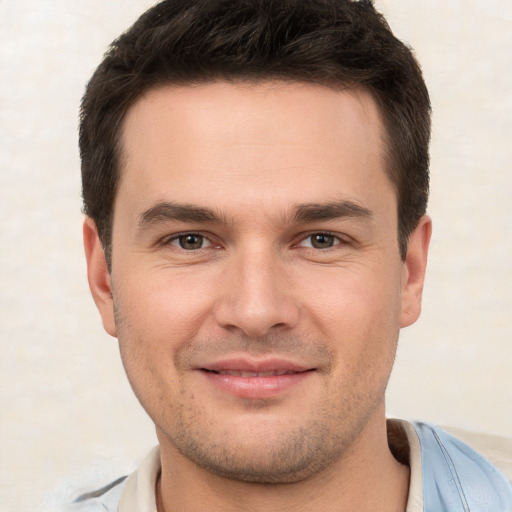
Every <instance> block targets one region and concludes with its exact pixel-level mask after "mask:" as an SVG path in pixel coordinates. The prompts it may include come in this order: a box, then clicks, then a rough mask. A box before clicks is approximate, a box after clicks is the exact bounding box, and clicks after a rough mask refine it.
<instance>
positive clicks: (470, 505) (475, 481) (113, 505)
mask: <svg viewBox="0 0 512 512" xmlns="http://www.w3.org/2000/svg"><path fill="white" fill-rule="evenodd" d="M393 421H395V420H393ZM400 423H402V424H406V423H407V422H402V421H401V422H400ZM407 425H412V427H413V428H414V432H415V433H416V435H417V437H418V440H419V446H420V451H421V454H420V455H421V476H420V475H418V474H413V473H414V472H415V471H416V470H417V468H416V469H414V468H413V467H411V481H412V480H413V479H414V480H415V481H416V479H418V478H420V481H421V482H422V488H423V490H422V498H423V512H512V485H511V483H510V482H509V481H508V480H507V478H505V476H504V475H503V474H502V473H501V472H500V471H499V470H498V469H497V468H496V467H495V466H493V465H492V464H491V463H490V462H489V461H488V460H486V459H485V458H484V457H482V456H481V455H480V454H478V453H477V452H476V451H475V450H473V449H472V448H470V447H469V446H468V445H467V444H465V443H463V442H462V441H460V440H459V439H457V438H456V437H454V436H452V435H451V434H449V433H448V432H445V431H444V430H441V429H440V428H437V427H434V426H432V425H428V424H426V423H412V424H408V423H407ZM409 430H410V429H409ZM415 444H416V445H417V443H415ZM412 449H413V446H412V443H411V450H412ZM411 456H414V457H415V458H416V459H417V457H418V454H412V453H411ZM159 460H160V459H159V453H158V451H157V450H154V451H153V452H152V453H151V454H150V455H149V456H148V458H147V459H146V460H145V461H144V462H143V463H142V465H141V467H140V468H139V470H138V471H137V472H136V473H138V476H137V478H138V481H137V483H136V484H135V485H134V481H135V480H134V475H136V473H134V474H133V475H132V476H131V477H129V479H125V478H122V479H119V480H117V481H116V482H113V483H112V484H110V485H108V486H107V487H105V488H103V489H100V490H99V491H96V492H93V493H88V494H87V495H84V496H82V497H80V498H79V499H78V501H76V502H75V503H74V504H73V505H72V506H71V508H68V509H66V510H68V511H69V512H79V511H82V512H100V511H101V512H105V511H107V512H132V511H137V512H154V511H156V506H155V498H154V489H155V483H156V477H157V475H158V472H159V468H160V466H159V464H160V462H159ZM420 499H421V497H420ZM120 502H121V506H120V507H119V509H118V505H119V504H120ZM409 503H411V502H409ZM123 504H124V505H127V506H124V505H123ZM419 507H420V508H421V505H419ZM412 509H414V510H418V508H417V507H416V506H414V507H413V506H412V505H410V504H409V505H408V507H407V511H406V512H409V511H410V510H412Z"/></svg>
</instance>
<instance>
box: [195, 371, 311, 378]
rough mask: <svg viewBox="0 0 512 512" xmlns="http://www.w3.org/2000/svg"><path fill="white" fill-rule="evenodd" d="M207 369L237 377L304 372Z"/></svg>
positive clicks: (275, 375)
mask: <svg viewBox="0 0 512 512" xmlns="http://www.w3.org/2000/svg"><path fill="white" fill-rule="evenodd" d="M205 371H211V372H213V373H216V374H218V375H233V376H236V377H277V376H281V375H293V374H295V373H302V372H296V371H293V370H269V371H263V372H251V371H242V370H219V371H215V370H205Z"/></svg>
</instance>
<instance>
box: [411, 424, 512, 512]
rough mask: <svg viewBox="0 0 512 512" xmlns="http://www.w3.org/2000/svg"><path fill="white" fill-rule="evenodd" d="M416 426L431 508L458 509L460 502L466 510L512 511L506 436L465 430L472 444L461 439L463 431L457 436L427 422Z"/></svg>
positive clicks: (509, 456)
mask: <svg viewBox="0 0 512 512" xmlns="http://www.w3.org/2000/svg"><path fill="white" fill-rule="evenodd" d="M413 426H414V429H415V431H416V433H417V435H418V438H419V442H420V445H421V465H422V473H423V493H424V499H425V503H435V505H436V506H435V507H434V508H432V510H456V509H457V508H456V506H460V505H464V506H465V507H467V508H464V509H463V510H466V509H467V510H473V509H474V510H487V511H489V512H491V511H495V510H496V511H498V510H499V511H504V510H512V486H511V484H510V481H509V480H510V476H509V478H507V477H506V476H505V474H504V470H507V468H508V469H510V464H511V461H512V450H510V443H509V441H508V440H507V439H503V438H499V437H498V436H487V435H484V434H471V433H464V432H462V436H464V437H465V441H467V442H469V443H471V444H472V445H473V446H470V445H469V444H467V442H464V441H462V439H461V438H460V437H462V436H461V431H457V434H458V435H459V436H460V437H456V436H455V435H453V433H455V432H453V433H450V432H448V431H447V430H446V429H441V428H438V427H434V426H432V425H428V424H426V423H414V424H413ZM475 448H476V449H475ZM477 450H479V451H477ZM507 452H508V453H507ZM491 457H492V458H493V459H494V462H498V463H499V465H500V469H498V467H497V466H496V465H495V464H493V463H492V462H491V461H490V458H491ZM436 507H438V508H436ZM443 507H444V508H443ZM452 507H454V508H452ZM472 507H473V508H472Z"/></svg>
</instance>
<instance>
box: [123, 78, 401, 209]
mask: <svg viewBox="0 0 512 512" xmlns="http://www.w3.org/2000/svg"><path fill="white" fill-rule="evenodd" d="M383 139H384V137H383V126H382V122H381V119H380V114H379V111H378V108H377V105H376V103H375V101H374V100H373V98H372V97H371V96H370V94H368V93H366V92H364V91H359V90H334V89H331V88H328V87H324V86H320V85H311V84H301V83H284V82H264V83H236V84H233V83H226V82H215V83H208V84H203V85H197V86H182V87H181V86H180V87H174V86H167V87H162V88H158V89H154V90H151V91H150V92H149V93H147V94H146V95H145V96H143V97H142V98H140V99H139V100H138V101H137V102H136V103H135V104H134V105H133V107H132V108H131V109H130V110H129V112H128V114H127V116H126V118H125V121H124V125H123V133H122V152H123V162H124V165H123V167H122V172H121V179H120V187H119V193H127V194H130V195H131V196H133V197H134V198H135V197H141V198H142V197H145V198H146V200H147V201H150V202H157V201H160V200H168V199H171V200H179V201H181V202H186V203H191V204H196V203H198V201H199V202H200V203H201V205H203V206H207V207H218V206H220V205H221V204H224V203H226V205H231V206H233V207H236V206H237V200H238V203H239V206H240V207H242V206H246V205H248V204H256V203H257V204H259V205H260V206H261V205H262V204H264V203H268V204H269V205H276V206H277V203H282V205H281V206H285V204H284V203H286V201H287V200H289V201H290V202H293V203H294V204H296V203H303V202H308V203H310V202H315V201H324V200H326V199H329V195H332V196H333V197H336V198H338V197H339V196H340V195H348V196H351V197H350V199H355V200H356V202H358V196H361V197H360V199H362V200H363V199H365V198H366V199H370V198H368V197H367V196H368V195H369V194H370V193H373V194H378V193H379V192H378V189H379V188H382V187H385V188H391V184H390V183H389V181H388V178H387V176H386V173H385V170H384V168H385V165H384V160H385V159H384V153H385V152H384V147H385V146H384V141H383ZM370 195H371V194H370ZM177 196H178V197H177ZM228 199H229V201H228Z"/></svg>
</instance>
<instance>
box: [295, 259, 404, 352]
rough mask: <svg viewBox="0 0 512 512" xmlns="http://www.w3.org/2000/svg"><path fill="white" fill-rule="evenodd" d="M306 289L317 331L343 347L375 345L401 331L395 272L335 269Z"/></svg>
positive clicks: (317, 278)
mask: <svg viewBox="0 0 512 512" xmlns="http://www.w3.org/2000/svg"><path fill="white" fill-rule="evenodd" d="M332 270H333V271H331V272H326V273H325V275H323V276H322V275H319V274H317V275H316V276H315V279H311V280H310V282H312V283H314V286H309V287H307V288H304V290H303V291H302V294H303V296H304V297H306V299H305V300H306V302H305V306H306V308H307V309H309V311H310V313H311V317H312V319H313V321H314V322H315V324H316V325H315V328H316V329H318V330H320V331H322V333H323V334H324V336H326V337H327V338H328V339H333V338H334V339H336V340H339V342H340V343H343V344H344V345H351V344H353V345H355V346H359V345H361V344H372V343H374V342H376V341H377V340H376V339H374V338H375V337H376V336H377V335H379V334H381V335H382V336H380V335H379V336H377V337H378V338H379V339H380V340H382V338H383V337H384V338H385V336H386V334H387V335H388V336H390V337H391V339H393V341H394V338H395V336H394V335H391V333H395V332H398V326H399V317H400V280H399V278H398V275H395V274H396V273H394V272H390V271H388V272H385V271H383V272H369V271H368V268H362V267H360V268H354V267H352V268H351V269H344V268H341V269H332Z"/></svg>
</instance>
